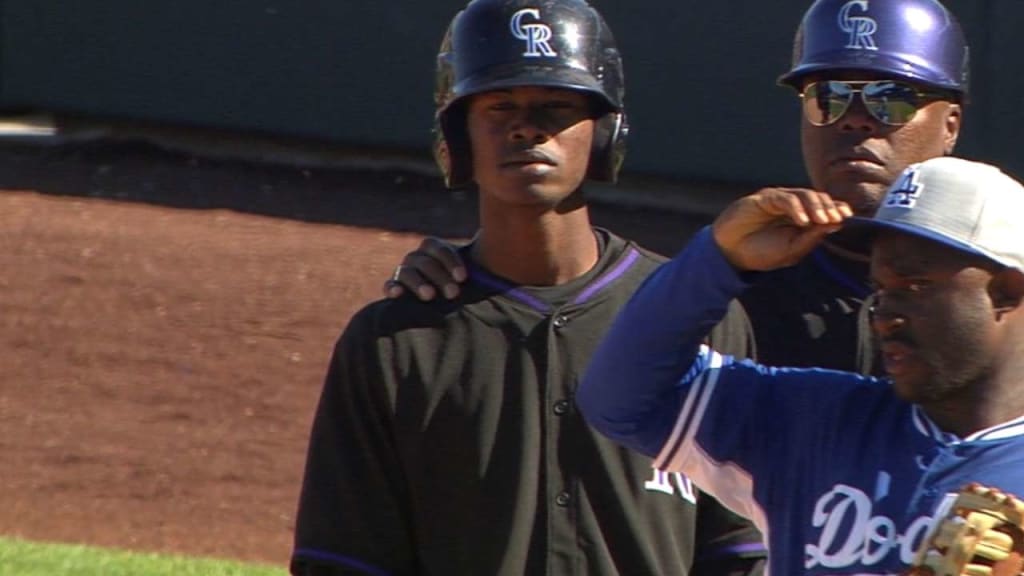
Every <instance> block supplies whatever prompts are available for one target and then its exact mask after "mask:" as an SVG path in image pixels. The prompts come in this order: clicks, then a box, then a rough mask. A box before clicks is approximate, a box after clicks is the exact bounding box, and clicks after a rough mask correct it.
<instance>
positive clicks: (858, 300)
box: [385, 0, 968, 374]
mask: <svg viewBox="0 0 1024 576" xmlns="http://www.w3.org/2000/svg"><path fill="white" fill-rule="evenodd" d="M780 82H781V83H782V84H784V85H786V86H790V87H792V88H793V89H794V90H795V91H796V92H797V94H798V96H799V98H800V101H801V105H802V110H803V114H802V121H801V125H800V133H801V140H802V148H803V157H804V166H805V168H806V170H807V174H808V176H809V178H810V181H811V185H812V187H813V188H814V189H815V190H820V191H826V192H828V193H829V194H831V195H832V196H833V197H835V198H837V199H840V200H843V201H846V202H847V203H849V205H850V206H851V207H852V209H853V210H854V212H856V213H857V214H859V215H863V216H870V215H871V214H872V213H873V211H874V209H875V208H876V207H877V206H878V200H879V198H881V196H882V195H883V193H884V192H885V189H886V187H887V186H888V185H889V184H891V183H892V181H893V179H894V178H895V177H896V175H898V174H899V173H900V172H901V171H902V170H903V169H904V168H906V167H907V166H908V165H909V164H912V163H914V162H920V161H922V160H926V159H929V158H934V157H937V156H944V155H947V154H951V153H952V152H953V148H954V146H955V145H956V141H957V138H958V136H959V133H960V126H961V122H962V118H963V108H962V107H963V105H964V103H965V101H966V100H967V95H968V47H967V44H966V41H965V39H964V36H963V32H962V30H961V28H960V25H959V23H958V22H957V20H956V17H955V16H954V15H953V14H952V13H950V12H949V11H948V10H947V9H946V8H945V7H944V6H943V5H942V4H940V3H939V2H938V1H937V0H870V1H869V0H818V1H817V2H814V4H812V5H811V7H810V8H809V9H808V10H807V12H806V13H805V14H804V17H803V20H802V21H801V24H800V26H799V28H798V30H797V33H796V38H795V41H794V51H793V63H792V68H791V69H790V70H789V71H788V72H787V73H786V74H784V75H783V76H782V77H781V78H780ZM463 278H464V269H463V266H462V263H461V262H460V261H459V259H458V253H457V251H456V250H455V248H454V247H452V246H449V245H447V244H444V243H443V242H440V241H438V240H437V239H427V240H426V241H424V243H423V245H421V246H420V248H419V249H418V250H416V251H414V252H412V253H410V254H409V255H408V256H406V258H405V260H404V261H403V263H402V265H401V266H399V267H398V268H397V269H396V273H395V274H394V275H393V276H392V278H391V279H390V280H389V281H388V282H386V283H385V291H386V293H387V294H389V295H391V296H397V295H399V294H401V293H403V291H404V289H405V288H406V287H407V288H408V289H410V290H412V291H414V292H415V293H416V294H417V295H420V296H421V297H422V298H424V299H429V298H432V297H433V296H434V294H435V292H436V291H437V289H438V288H440V291H441V293H442V294H444V295H445V296H446V297H450V296H453V295H455V294H457V293H458V283H459V281H461V280H462V279H463ZM435 287H437V288H435ZM870 292H871V290H870V287H869V283H868V269H867V247H866V244H865V243H864V241H863V239H862V238H861V237H860V236H859V235H858V234H857V233H855V232H849V231H844V232H841V233H838V234H834V235H832V236H831V237H830V238H829V240H828V241H827V242H824V243H822V244H821V245H820V246H819V247H818V248H817V249H815V250H814V251H813V252H812V253H811V254H809V255H808V256H807V257H806V258H804V259H803V260H801V261H800V262H799V263H797V264H796V265H795V266H793V267H791V268H788V269H785V270H779V271H777V272H774V273H773V274H772V277H771V278H766V279H764V280H763V281H761V282H759V283H758V285H757V286H755V287H754V288H753V289H751V290H749V291H747V292H746V293H744V294H743V296H742V297H741V301H742V304H743V307H744V309H745V311H746V313H747V314H748V315H749V317H750V321H751V326H750V330H752V332H753V334H754V342H753V343H752V344H751V345H749V346H748V348H750V349H751V350H754V351H756V358H757V359H759V360H761V361H763V362H766V363H768V364H779V365H787V366H823V367H827V368H836V369H841V370H856V371H859V372H862V373H865V374H866V373H875V374H880V373H881V366H880V364H879V363H878V359H877V355H876V354H875V351H874V347H873V346H872V344H871V330H870V327H869V326H868V314H867V311H868V307H869V304H870V303H869V302H867V301H866V297H867V295H868V294H869V293H870Z"/></svg>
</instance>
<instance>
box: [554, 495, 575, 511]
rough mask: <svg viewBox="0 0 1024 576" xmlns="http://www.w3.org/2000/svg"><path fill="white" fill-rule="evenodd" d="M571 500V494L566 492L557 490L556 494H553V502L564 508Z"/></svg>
mask: <svg viewBox="0 0 1024 576" xmlns="http://www.w3.org/2000/svg"><path fill="white" fill-rule="evenodd" d="M570 502H572V495H571V494H569V493H568V492H559V493H558V496H555V504H558V505H559V506H561V507H562V508H565V507H566V506H568V505H569V503H570Z"/></svg>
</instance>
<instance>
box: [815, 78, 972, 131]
mask: <svg viewBox="0 0 1024 576" xmlns="http://www.w3.org/2000/svg"><path fill="white" fill-rule="evenodd" d="M858 92H859V93H860V99H861V102H863V103H864V107H865V108H866V109H867V111H868V113H869V114H871V116H872V117H873V118H874V119H875V120H878V121H879V122H881V123H882V124H886V125H888V126H902V125H904V124H906V123H907V122H910V121H911V120H912V119H913V118H914V115H915V114H917V110H918V109H919V108H920V107H921V106H923V105H924V104H926V103H928V102H934V101H936V100H951V99H952V96H951V95H950V94H949V93H948V92H940V91H935V90H931V91H930V90H924V89H921V88H919V87H917V86H914V85H912V84H908V83H906V82H899V81H894V80H875V81H872V82H848V81H843V80H822V81H819V82H811V83H810V84H807V85H806V86H804V91H803V93H801V94H800V98H801V99H802V100H803V109H804V116H805V117H806V118H807V121H808V122H810V123H811V124H813V125H815V126H828V125H829V124H834V123H835V122H837V121H838V120H839V119H840V118H842V117H843V114H846V111H847V110H849V109H850V104H852V103H853V97H854V95H855V94H857V93H858Z"/></svg>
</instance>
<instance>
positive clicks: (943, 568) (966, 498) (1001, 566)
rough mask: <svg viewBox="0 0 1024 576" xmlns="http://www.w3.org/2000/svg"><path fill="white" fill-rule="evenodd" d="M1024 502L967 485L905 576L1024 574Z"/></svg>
mask: <svg viewBox="0 0 1024 576" xmlns="http://www.w3.org/2000/svg"><path fill="white" fill-rule="evenodd" d="M1022 527H1024V501H1021V500H1020V499H1018V498H1016V497H1014V496H1012V495H1010V494H1006V493H1005V492H1001V491H999V490H997V489H994V488H988V487H985V486H981V485H980V484H976V483H972V484H969V485H967V486H965V487H964V488H963V489H962V490H961V491H960V493H959V494H958V495H957V497H956V500H954V502H953V505H952V506H951V507H950V509H949V511H948V512H947V513H946V514H945V516H943V517H941V518H936V520H935V525H934V527H933V528H932V530H931V532H930V533H929V534H928V536H927V537H926V538H925V539H924V541H923V542H922V543H921V546H920V547H919V548H918V550H917V556H916V557H915V558H914V563H913V564H912V565H911V568H910V569H909V570H908V571H907V572H905V574H906V576H1019V575H1020V574H1024V559H1022V554H1024V532H1022Z"/></svg>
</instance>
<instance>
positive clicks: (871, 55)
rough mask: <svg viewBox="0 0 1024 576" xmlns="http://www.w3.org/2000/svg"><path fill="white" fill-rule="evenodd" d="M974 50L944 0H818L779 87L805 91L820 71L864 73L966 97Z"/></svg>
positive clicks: (806, 16) (807, 15)
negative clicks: (808, 81) (806, 83)
mask: <svg viewBox="0 0 1024 576" xmlns="http://www.w3.org/2000/svg"><path fill="white" fill-rule="evenodd" d="M968 68H969V66H968V47H967V42H966V40H965V39H964V34H963V31H962V30H961V28H960V23H959V22H957V19H956V17H955V16H953V14H952V13H951V12H950V11H949V10H947V9H946V7H945V6H943V5H942V4H940V3H939V2H938V0H817V1H816V2H815V3H814V4H813V5H812V6H811V7H810V8H809V9H808V10H807V12H806V13H805V14H804V18H803V21H802V22H801V23H800V28H799V29H798V30H797V33H796V39H795V40H794V44H793V67H792V69H791V70H790V71H789V72H787V73H786V74H783V75H782V76H781V77H780V78H779V83H780V84H784V85H787V86H791V87H793V88H796V89H798V90H799V89H800V86H801V82H802V81H803V78H804V77H805V76H807V75H809V74H814V73H816V72H823V71H826V72H831V71H838V70H863V71H868V72H877V73H880V74H884V75H885V76H887V77H893V78H902V79H906V80H910V81H913V82H918V83H921V84H924V85H927V86H931V87H935V88H939V89H943V90H949V91H951V92H954V93H957V94H959V95H960V97H961V98H962V99H966V96H967V85H968V75H969V74H968Z"/></svg>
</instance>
